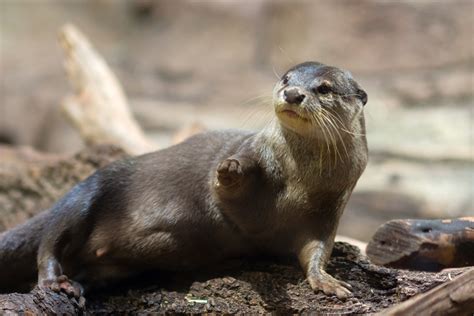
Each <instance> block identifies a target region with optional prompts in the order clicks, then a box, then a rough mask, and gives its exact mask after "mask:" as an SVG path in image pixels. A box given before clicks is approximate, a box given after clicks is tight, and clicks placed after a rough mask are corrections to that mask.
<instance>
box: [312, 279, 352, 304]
mask: <svg viewBox="0 0 474 316" xmlns="http://www.w3.org/2000/svg"><path fill="white" fill-rule="evenodd" d="M308 282H309V284H310V286H311V288H312V289H313V290H315V291H323V292H324V294H326V295H336V296H337V297H338V298H340V299H346V298H348V297H349V296H351V295H352V293H351V291H350V289H351V288H352V287H351V285H350V284H349V283H346V282H343V281H339V280H337V279H335V278H333V277H332V276H330V275H329V274H327V273H326V272H322V273H320V274H319V275H318V276H308Z"/></svg>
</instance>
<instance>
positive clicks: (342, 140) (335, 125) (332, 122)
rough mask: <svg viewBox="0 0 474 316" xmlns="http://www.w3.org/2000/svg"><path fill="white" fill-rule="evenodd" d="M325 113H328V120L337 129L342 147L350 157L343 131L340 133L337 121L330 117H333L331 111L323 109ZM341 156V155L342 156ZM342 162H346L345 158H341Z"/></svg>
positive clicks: (347, 156)
mask: <svg viewBox="0 0 474 316" xmlns="http://www.w3.org/2000/svg"><path fill="white" fill-rule="evenodd" d="M323 113H326V114H327V115H328V122H329V124H331V126H332V127H333V128H334V130H335V131H336V133H337V136H338V137H339V140H340V141H341V143H342V147H343V148H344V152H345V153H346V158H347V159H349V153H348V152H347V147H346V143H345V141H344V139H343V137H342V135H341V133H339V128H338V126H337V121H336V122H334V121H333V120H331V119H330V118H331V113H330V112H329V111H326V110H324V109H323ZM333 118H334V116H333ZM340 158H341V157H340ZM341 162H342V163H344V162H343V160H342V158H341Z"/></svg>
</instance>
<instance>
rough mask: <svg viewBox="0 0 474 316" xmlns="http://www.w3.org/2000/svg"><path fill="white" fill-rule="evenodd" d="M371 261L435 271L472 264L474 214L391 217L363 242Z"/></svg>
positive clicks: (473, 253)
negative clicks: (453, 216) (449, 217)
mask: <svg viewBox="0 0 474 316" xmlns="http://www.w3.org/2000/svg"><path fill="white" fill-rule="evenodd" d="M367 256H368V257H369V258H370V260H371V261H372V262H373V263H374V264H378V265H382V266H387V267H393V268H403V269H415V270H424V271H439V270H441V269H444V268H449V267H464V266H472V265H474V217H465V218H458V219H444V220H421V219H412V220H392V221H389V222H387V223H385V224H383V225H382V226H381V227H380V228H379V229H378V230H377V232H376V233H375V234H374V236H373V237H372V239H371V241H370V242H369V244H368V245H367Z"/></svg>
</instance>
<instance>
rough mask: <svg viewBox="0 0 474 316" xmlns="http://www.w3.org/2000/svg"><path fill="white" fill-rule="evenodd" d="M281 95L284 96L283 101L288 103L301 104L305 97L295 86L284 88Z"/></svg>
mask: <svg viewBox="0 0 474 316" xmlns="http://www.w3.org/2000/svg"><path fill="white" fill-rule="evenodd" d="M283 95H284V96H285V101H286V102H288V103H290V104H301V102H303V100H304V98H305V95H304V94H301V93H300V91H299V90H298V89H296V88H293V89H286V90H285V91H284V92H283Z"/></svg>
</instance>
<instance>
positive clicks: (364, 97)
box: [357, 89, 367, 105]
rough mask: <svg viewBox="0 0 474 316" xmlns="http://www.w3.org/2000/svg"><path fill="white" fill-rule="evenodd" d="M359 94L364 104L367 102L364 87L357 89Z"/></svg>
mask: <svg viewBox="0 0 474 316" xmlns="http://www.w3.org/2000/svg"><path fill="white" fill-rule="evenodd" d="M357 96H358V97H359V99H360V100H361V101H362V104H363V105H366V104H367V93H366V92H365V91H364V90H362V89H357Z"/></svg>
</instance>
